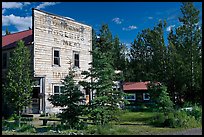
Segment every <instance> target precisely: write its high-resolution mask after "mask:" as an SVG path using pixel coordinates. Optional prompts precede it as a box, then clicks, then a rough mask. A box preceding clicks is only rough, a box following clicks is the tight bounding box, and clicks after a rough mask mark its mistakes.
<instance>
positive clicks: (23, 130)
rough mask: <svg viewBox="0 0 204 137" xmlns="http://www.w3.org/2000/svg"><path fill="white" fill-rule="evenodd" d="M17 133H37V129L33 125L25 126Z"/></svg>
mask: <svg viewBox="0 0 204 137" xmlns="http://www.w3.org/2000/svg"><path fill="white" fill-rule="evenodd" d="M17 132H31V133H36V129H35V127H34V126H33V125H27V124H24V125H22V126H21V127H20V128H18V129H17Z"/></svg>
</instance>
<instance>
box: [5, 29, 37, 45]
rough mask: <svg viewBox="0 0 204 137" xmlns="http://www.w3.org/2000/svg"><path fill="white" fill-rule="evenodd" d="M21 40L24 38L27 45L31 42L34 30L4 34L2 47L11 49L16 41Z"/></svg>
mask: <svg viewBox="0 0 204 137" xmlns="http://www.w3.org/2000/svg"><path fill="white" fill-rule="evenodd" d="M19 40H23V41H24V42H25V45H27V44H29V43H31V42H32V41H33V31H32V30H25V31H21V32H17V33H13V34H9V35H5V36H2V49H9V48H13V47H15V45H16V42H17V41H19Z"/></svg>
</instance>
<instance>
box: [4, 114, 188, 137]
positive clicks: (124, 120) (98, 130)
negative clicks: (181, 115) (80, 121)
mask: <svg viewBox="0 0 204 137" xmlns="http://www.w3.org/2000/svg"><path fill="white" fill-rule="evenodd" d="M155 115H156V113H152V112H125V113H123V114H121V115H120V116H119V122H118V123H117V124H116V123H115V124H113V123H112V125H111V126H110V125H109V126H106V127H97V126H95V125H88V128H87V129H86V130H83V131H79V130H78V131H76V130H75V131H74V132H77V133H80V134H81V133H83V134H84V135H90V134H101V135H158V134H161V133H167V132H176V131H182V130H185V129H184V128H166V127H165V128H164V127H155V126H152V125H150V124H149V122H150V120H151V119H152V118H153V117H154V116H155ZM58 123H59V122H58ZM52 124H53V123H48V126H42V121H39V119H35V120H34V121H33V125H34V127H35V128H36V130H35V131H36V133H32V132H15V131H14V132H13V131H2V134H3V135H13V134H14V135H29V134H33V135H36V134H38V135H59V134H69V133H70V132H71V131H70V130H65V131H61V132H60V133H59V132H56V131H54V129H53V128H51V125H52ZM56 124H57V123H56Z"/></svg>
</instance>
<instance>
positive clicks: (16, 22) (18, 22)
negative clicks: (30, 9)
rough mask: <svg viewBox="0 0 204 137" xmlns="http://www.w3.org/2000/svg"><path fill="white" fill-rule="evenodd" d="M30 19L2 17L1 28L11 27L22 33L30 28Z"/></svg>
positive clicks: (13, 16)
mask: <svg viewBox="0 0 204 137" xmlns="http://www.w3.org/2000/svg"><path fill="white" fill-rule="evenodd" d="M31 20H32V17H31V16H29V17H20V16H15V15H13V14H11V15H7V16H4V15H2V26H10V25H13V26H15V27H16V28H17V30H18V31H23V30H26V29H28V27H32V26H31V25H32V23H31V22H32V21H31Z"/></svg>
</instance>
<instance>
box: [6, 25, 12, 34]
mask: <svg viewBox="0 0 204 137" xmlns="http://www.w3.org/2000/svg"><path fill="white" fill-rule="evenodd" d="M9 34H11V32H10V31H9V30H8V27H6V35H9Z"/></svg>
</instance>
